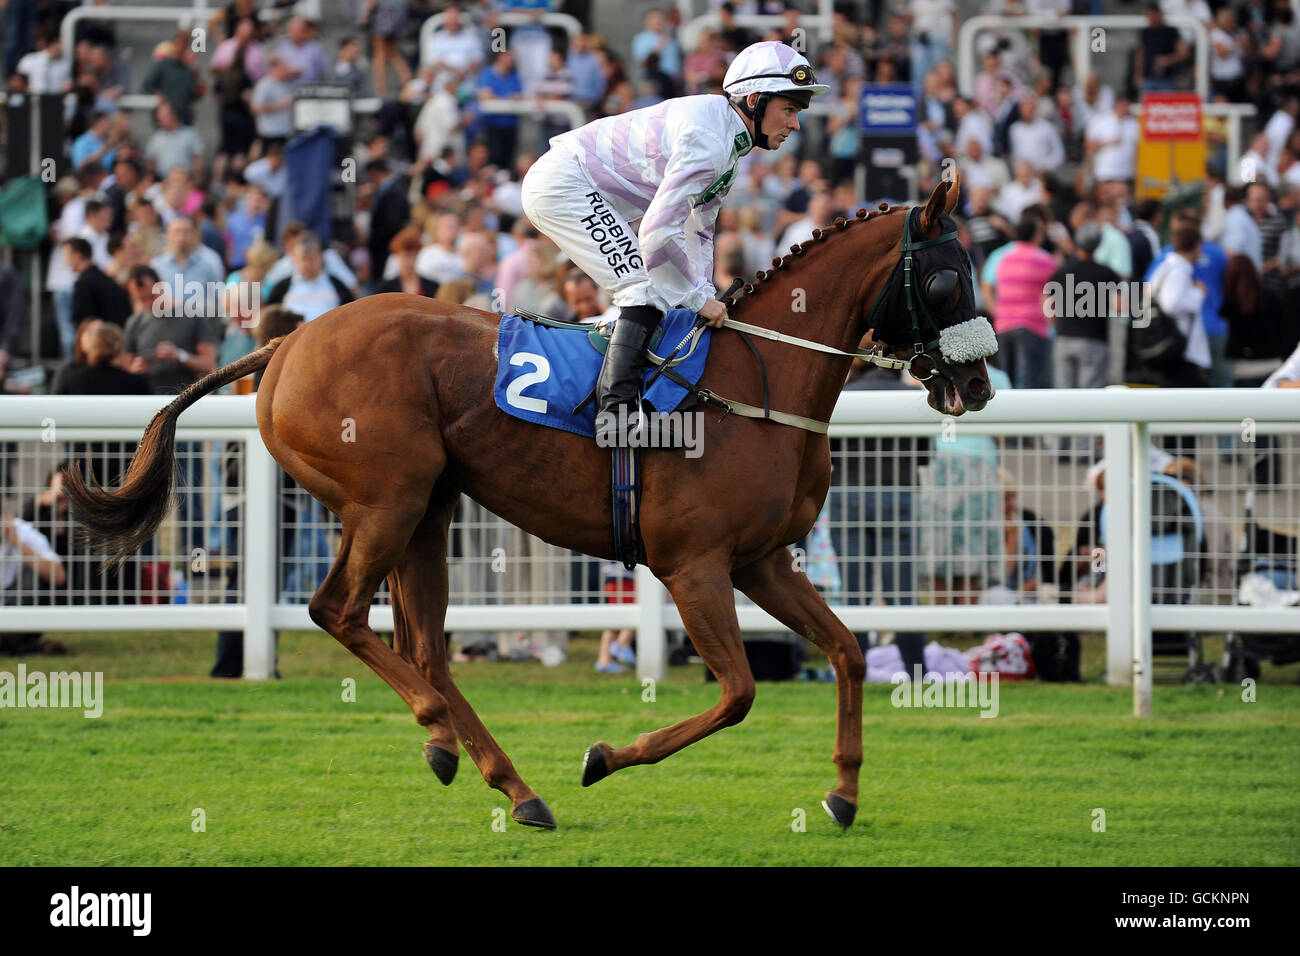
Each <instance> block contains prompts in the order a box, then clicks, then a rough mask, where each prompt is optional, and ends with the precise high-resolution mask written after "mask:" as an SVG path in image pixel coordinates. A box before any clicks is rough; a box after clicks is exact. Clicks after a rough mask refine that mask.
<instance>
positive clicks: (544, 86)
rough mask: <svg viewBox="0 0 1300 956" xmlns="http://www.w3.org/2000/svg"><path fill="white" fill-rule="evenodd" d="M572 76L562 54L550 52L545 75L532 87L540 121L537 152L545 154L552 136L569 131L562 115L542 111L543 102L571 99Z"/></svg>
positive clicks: (555, 51) (566, 118) (556, 51)
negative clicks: (540, 131) (540, 130)
mask: <svg viewBox="0 0 1300 956" xmlns="http://www.w3.org/2000/svg"><path fill="white" fill-rule="evenodd" d="M573 89H574V83H573V74H572V73H571V72H570V71H569V68H568V67H567V66H566V65H565V62H564V54H563V53H561V52H560V51H559V50H552V51H551V55H550V57H549V59H548V60H547V69H546V74H545V75H544V76H543V77H542V78H541V80H539V81H538V83H537V85H536V86H535V87H534V90H533V92H534V95H535V96H536V103H537V109H538V112H539V114H540V116H541V121H542V124H541V125H542V134H541V142H540V144H539V146H538V151H539V152H545V151H546V149H547V147H548V146H549V145H550V142H551V137H552V136H559V135H560V134H561V133H563V132H565V131H566V130H568V129H569V120H568V117H566V116H565V115H564V114H563V113H547V112H544V111H543V110H542V101H543V100H571V99H572V98H573Z"/></svg>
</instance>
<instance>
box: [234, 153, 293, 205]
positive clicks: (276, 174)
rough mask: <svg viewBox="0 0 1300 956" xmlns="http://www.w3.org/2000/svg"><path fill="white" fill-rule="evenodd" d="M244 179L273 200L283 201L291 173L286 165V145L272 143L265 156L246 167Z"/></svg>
mask: <svg viewBox="0 0 1300 956" xmlns="http://www.w3.org/2000/svg"><path fill="white" fill-rule="evenodd" d="M244 179H245V180H246V181H247V182H249V183H251V184H252V185H254V186H256V187H257V188H259V189H260V190H262V192H264V193H266V194H267V195H268V196H270V197H271V198H272V199H283V198H284V194H285V192H286V191H287V190H288V189H289V171H288V169H286V168H285V165H284V144H283V143H272V144H271V145H270V146H269V147H268V148H267V151H266V155H265V156H263V157H262V158H261V159H259V160H256V161H254V162H251V163H249V164H248V165H247V166H245V167H244Z"/></svg>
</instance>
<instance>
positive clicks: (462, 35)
mask: <svg viewBox="0 0 1300 956" xmlns="http://www.w3.org/2000/svg"><path fill="white" fill-rule="evenodd" d="M423 65H424V66H432V67H433V68H434V70H435V71H436V75H435V76H434V80H433V83H434V86H435V87H442V86H444V85H445V84H446V82H447V80H448V79H452V80H454V81H455V82H456V85H457V86H460V84H461V83H463V82H464V81H465V79H466V78H467V77H469V76H472V75H473V74H474V73H475V72H477V70H478V68H479V67H480V66H482V65H483V41H482V38H481V37H480V36H479V33H478V31H477V30H476V29H474V28H473V27H467V26H465V25H464V22H463V17H462V15H461V11H460V7H458V6H455V5H454V4H453V5H452V6H450V7H448V8H447V11H446V15H445V17H444V18H443V21H442V28H441V29H439V30H435V31H434V33H433V36H431V37H430V38H429V43H428V45H427V46H426V47H425V48H424V64H423Z"/></svg>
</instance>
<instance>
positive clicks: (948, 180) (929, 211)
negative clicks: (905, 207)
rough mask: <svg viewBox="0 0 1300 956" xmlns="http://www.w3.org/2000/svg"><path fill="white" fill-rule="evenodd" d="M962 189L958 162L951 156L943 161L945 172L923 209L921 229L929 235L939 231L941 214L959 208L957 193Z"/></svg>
mask: <svg viewBox="0 0 1300 956" xmlns="http://www.w3.org/2000/svg"><path fill="white" fill-rule="evenodd" d="M960 190H961V183H960V180H959V177H958V174H957V163H956V161H955V160H953V159H952V158H951V157H949V158H947V159H945V160H944V161H943V173H942V175H941V176H940V178H939V182H938V183H936V184H935V187H934V191H933V192H931V193H930V200H929V201H928V202H927V203H926V204H925V209H923V210H922V211H921V230H922V231H923V232H924V233H925V234H926V235H927V236H933V235H936V234H937V233H938V232H939V217H940V216H941V215H943V214H944V213H950V212H952V211H953V210H954V209H956V208H957V194H958V193H959V192H960Z"/></svg>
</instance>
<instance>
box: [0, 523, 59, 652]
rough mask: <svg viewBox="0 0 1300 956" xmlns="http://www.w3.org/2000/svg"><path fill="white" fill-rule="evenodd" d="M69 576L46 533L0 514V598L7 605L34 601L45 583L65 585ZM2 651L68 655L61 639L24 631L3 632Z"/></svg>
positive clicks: (57, 585) (51, 585) (0, 648)
mask: <svg viewBox="0 0 1300 956" xmlns="http://www.w3.org/2000/svg"><path fill="white" fill-rule="evenodd" d="M67 579H68V574H67V572H66V571H65V570H64V569H63V562H62V560H60V558H59V555H58V553H57V552H55V550H54V548H53V547H51V545H50V542H49V539H48V538H46V537H45V535H43V534H41V533H40V532H39V531H37V530H36V528H34V527H33V526H32V525H31V523H30V522H27V521H24V520H23V519H22V518H19V517H16V516H14V515H10V514H4V515H0V598H3V603H4V604H6V605H10V606H13V605H17V604H26V603H35V602H34V600H33V597H34V595H33V593H32V592H34V591H36V590H37V589H38V588H40V587H42V586H44V587H63V585H64V584H65V583H66V581H67ZM24 598H25V599H26V600H24ZM0 651H3V652H4V653H5V654H14V655H19V654H66V653H67V652H68V649H67V646H66V645H63V644H62V643H61V642H58V641H52V642H42V641H41V636H40V635H39V634H26V633H23V634H5V635H3V638H2V639H0Z"/></svg>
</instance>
